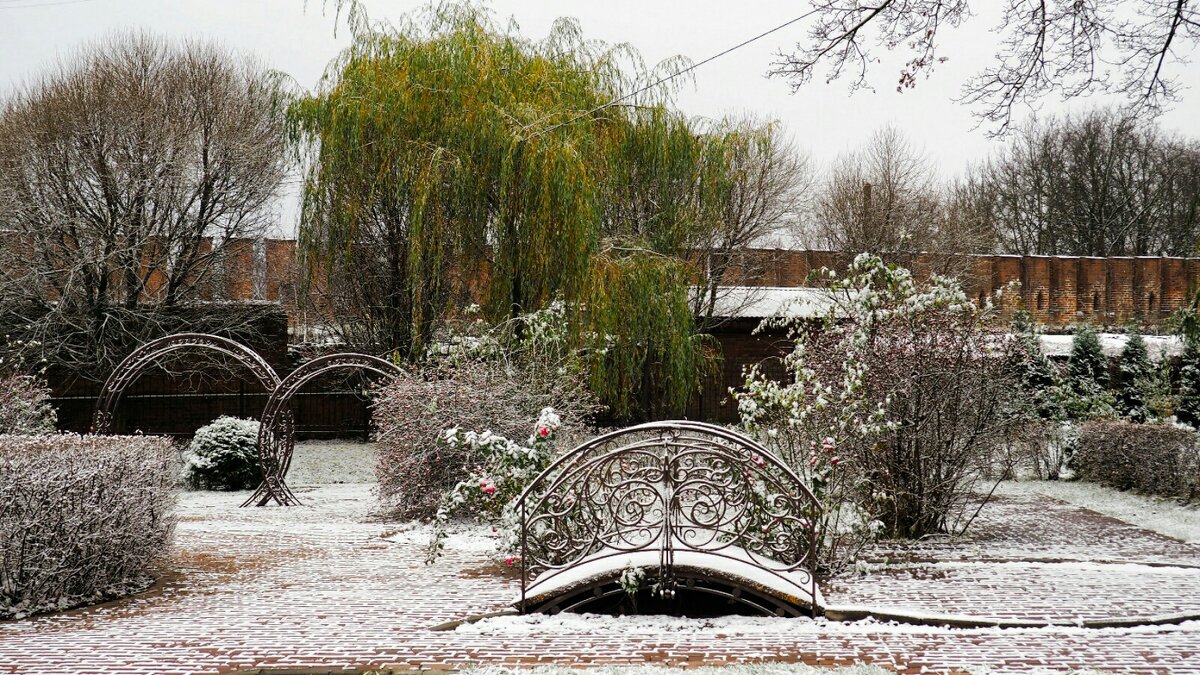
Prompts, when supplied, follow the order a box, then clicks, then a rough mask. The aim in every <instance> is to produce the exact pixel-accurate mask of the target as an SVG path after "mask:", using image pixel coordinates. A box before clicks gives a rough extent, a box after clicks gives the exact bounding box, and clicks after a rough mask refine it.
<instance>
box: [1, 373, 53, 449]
mask: <svg viewBox="0 0 1200 675" xmlns="http://www.w3.org/2000/svg"><path fill="white" fill-rule="evenodd" d="M57 422H58V414H57V413H56V412H55V411H54V407H53V406H51V405H50V389H49V387H47V386H46V384H45V383H44V382H42V381H41V380H40V379H38V378H35V377H31V376H29V375H20V374H10V375H5V376H0V434H50V433H54V426H55V424H56V423H57Z"/></svg>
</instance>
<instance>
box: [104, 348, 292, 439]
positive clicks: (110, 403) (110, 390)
mask: <svg viewBox="0 0 1200 675" xmlns="http://www.w3.org/2000/svg"><path fill="white" fill-rule="evenodd" d="M183 349H201V350H207V351H215V352H218V353H221V354H224V355H225V356H228V357H230V358H232V359H235V360H236V361H237V362H238V363H240V364H241V365H242V366H243V367H245V368H246V370H249V371H250V373H251V374H252V375H254V377H255V378H256V379H257V380H258V382H259V384H261V385H262V387H263V389H264V390H266V391H273V390H274V389H275V388H276V387H278V386H279V375H278V374H276V373H275V369H274V368H272V367H271V364H269V363H267V362H266V360H265V359H263V357H262V356H259V354H258V353H257V352H255V351H254V350H253V349H250V348H249V347H247V346H245V345H241V344H238V343H237V342H234V341H233V340H229V339H227V338H223V337H220V336H219V335H209V334H207V333H177V334H175V335H168V336H166V337H162V338H159V339H157V340H151V341H150V342H147V343H146V344H144V345H142V346H141V347H138V348H137V349H135V350H133V353H132V354H130V355H129V356H126V357H125V359H124V360H122V361H121V363H119V364H117V367H116V369H115V370H113V372H112V374H111V375H109V376H108V379H107V380H106V381H105V382H104V386H103V387H102V388H101V389H100V395H99V396H98V397H97V399H96V411H95V412H94V413H93V414H92V433H93V434H111V433H112V424H113V413H114V412H115V411H116V409H117V403H119V402H120V400H121V396H122V395H123V394H124V393H125V389H127V388H128V387H129V385H130V384H132V383H133V382H134V380H136V379H137V378H138V377H140V376H141V374H142V371H144V370H145V369H146V368H147V367H148V366H150V365H151V364H153V363H154V362H156V361H158V360H159V359H161V358H163V357H164V356H166V355H167V354H170V353H171V352H175V351H179V350H183Z"/></svg>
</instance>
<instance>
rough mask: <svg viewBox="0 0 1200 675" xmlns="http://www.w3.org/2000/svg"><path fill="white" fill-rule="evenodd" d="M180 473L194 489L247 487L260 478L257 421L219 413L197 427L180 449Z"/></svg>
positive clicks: (240, 488)
mask: <svg viewBox="0 0 1200 675" xmlns="http://www.w3.org/2000/svg"><path fill="white" fill-rule="evenodd" d="M183 471H184V477H185V478H186V479H187V481H188V483H190V484H191V486H192V487H194V488H196V489H198V490H249V489H251V488H254V487H256V486H257V485H258V484H259V482H261V481H262V470H261V469H260V468H259V466H258V422H257V421H255V420H244V419H239V418H237V417H227V416H224V415H222V416H221V417H218V418H217V419H215V420H213V422H212V423H211V424H208V425H207V426H203V427H200V428H199V429H197V430H196V435H195V436H194V437H192V442H191V444H190V445H188V447H187V449H186V450H185V451H184V453H183Z"/></svg>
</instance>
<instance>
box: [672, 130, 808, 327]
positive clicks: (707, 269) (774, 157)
mask: <svg viewBox="0 0 1200 675" xmlns="http://www.w3.org/2000/svg"><path fill="white" fill-rule="evenodd" d="M715 141H716V142H715V144H714V148H713V151H712V152H713V154H714V155H715V157H714V158H713V161H712V164H713V165H714V167H715V170H709V171H706V172H705V179H704V180H702V181H701V185H700V196H699V199H700V201H701V202H702V207H701V212H702V213H707V214H708V218H707V222H708V226H706V227H702V228H700V229H698V230H697V233H696V236H695V237H694V239H693V241H692V248H693V250H694V251H696V255H697V256H698V257H699V260H698V262H699V264H700V269H701V272H702V275H701V279H702V281H701V283H700V284H699V285H698V286H697V288H696V291H695V292H694V293H693V299H692V304H693V311H694V315H695V316H696V317H697V319H698V321H699V324H700V325H699V329H700V331H701V332H705V331H707V330H709V329H711V328H712V327H714V326H715V325H717V324H718V323H719V322H720V321H721V320H722V318H724V317H720V316H716V311H715V310H716V306H717V301H718V299H720V298H721V295H722V294H723V293H725V294H727V293H728V291H727V290H726V288H725V287H729V286H738V285H744V284H748V283H749V282H751V280H753V279H754V278H755V277H757V276H759V275H760V274H761V273H762V271H763V269H762V268H763V266H764V265H765V264H768V263H770V261H769V260H764V259H763V257H762V254H761V251H757V250H754V249H755V248H756V247H762V246H764V245H766V244H770V243H773V242H775V241H777V240H778V238H780V237H787V236H793V235H794V232H795V230H796V229H797V222H798V220H799V218H800V213H801V211H802V209H803V205H804V202H805V200H806V199H807V198H808V195H809V193H810V191H811V190H812V186H813V171H812V165H811V161H810V159H809V156H808V155H806V154H804V153H802V152H800V151H799V150H798V149H797V148H796V145H795V142H794V141H793V140H792V139H791V138H789V137H788V136H786V135H785V133H784V131H783V129H782V127H781V126H780V125H779V123H777V122H772V123H762V122H759V121H757V120H754V119H743V120H737V121H730V120H727V121H725V122H724V123H723V125H722V128H721V129H720V131H719V132H718V133H717V134H716V136H715ZM742 300H743V301H750V300H752V298H750V297H749V296H747V297H744V298H742ZM724 304H726V305H728V303H727V302H726V303H724ZM734 309H736V308H734ZM725 313H729V312H728V311H727V312H725Z"/></svg>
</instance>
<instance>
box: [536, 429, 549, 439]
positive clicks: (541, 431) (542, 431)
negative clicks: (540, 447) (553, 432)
mask: <svg viewBox="0 0 1200 675" xmlns="http://www.w3.org/2000/svg"><path fill="white" fill-rule="evenodd" d="M537 435H538V436H541V437H542V438H545V437H547V436H549V435H550V428H549V427H538V430H537Z"/></svg>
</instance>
